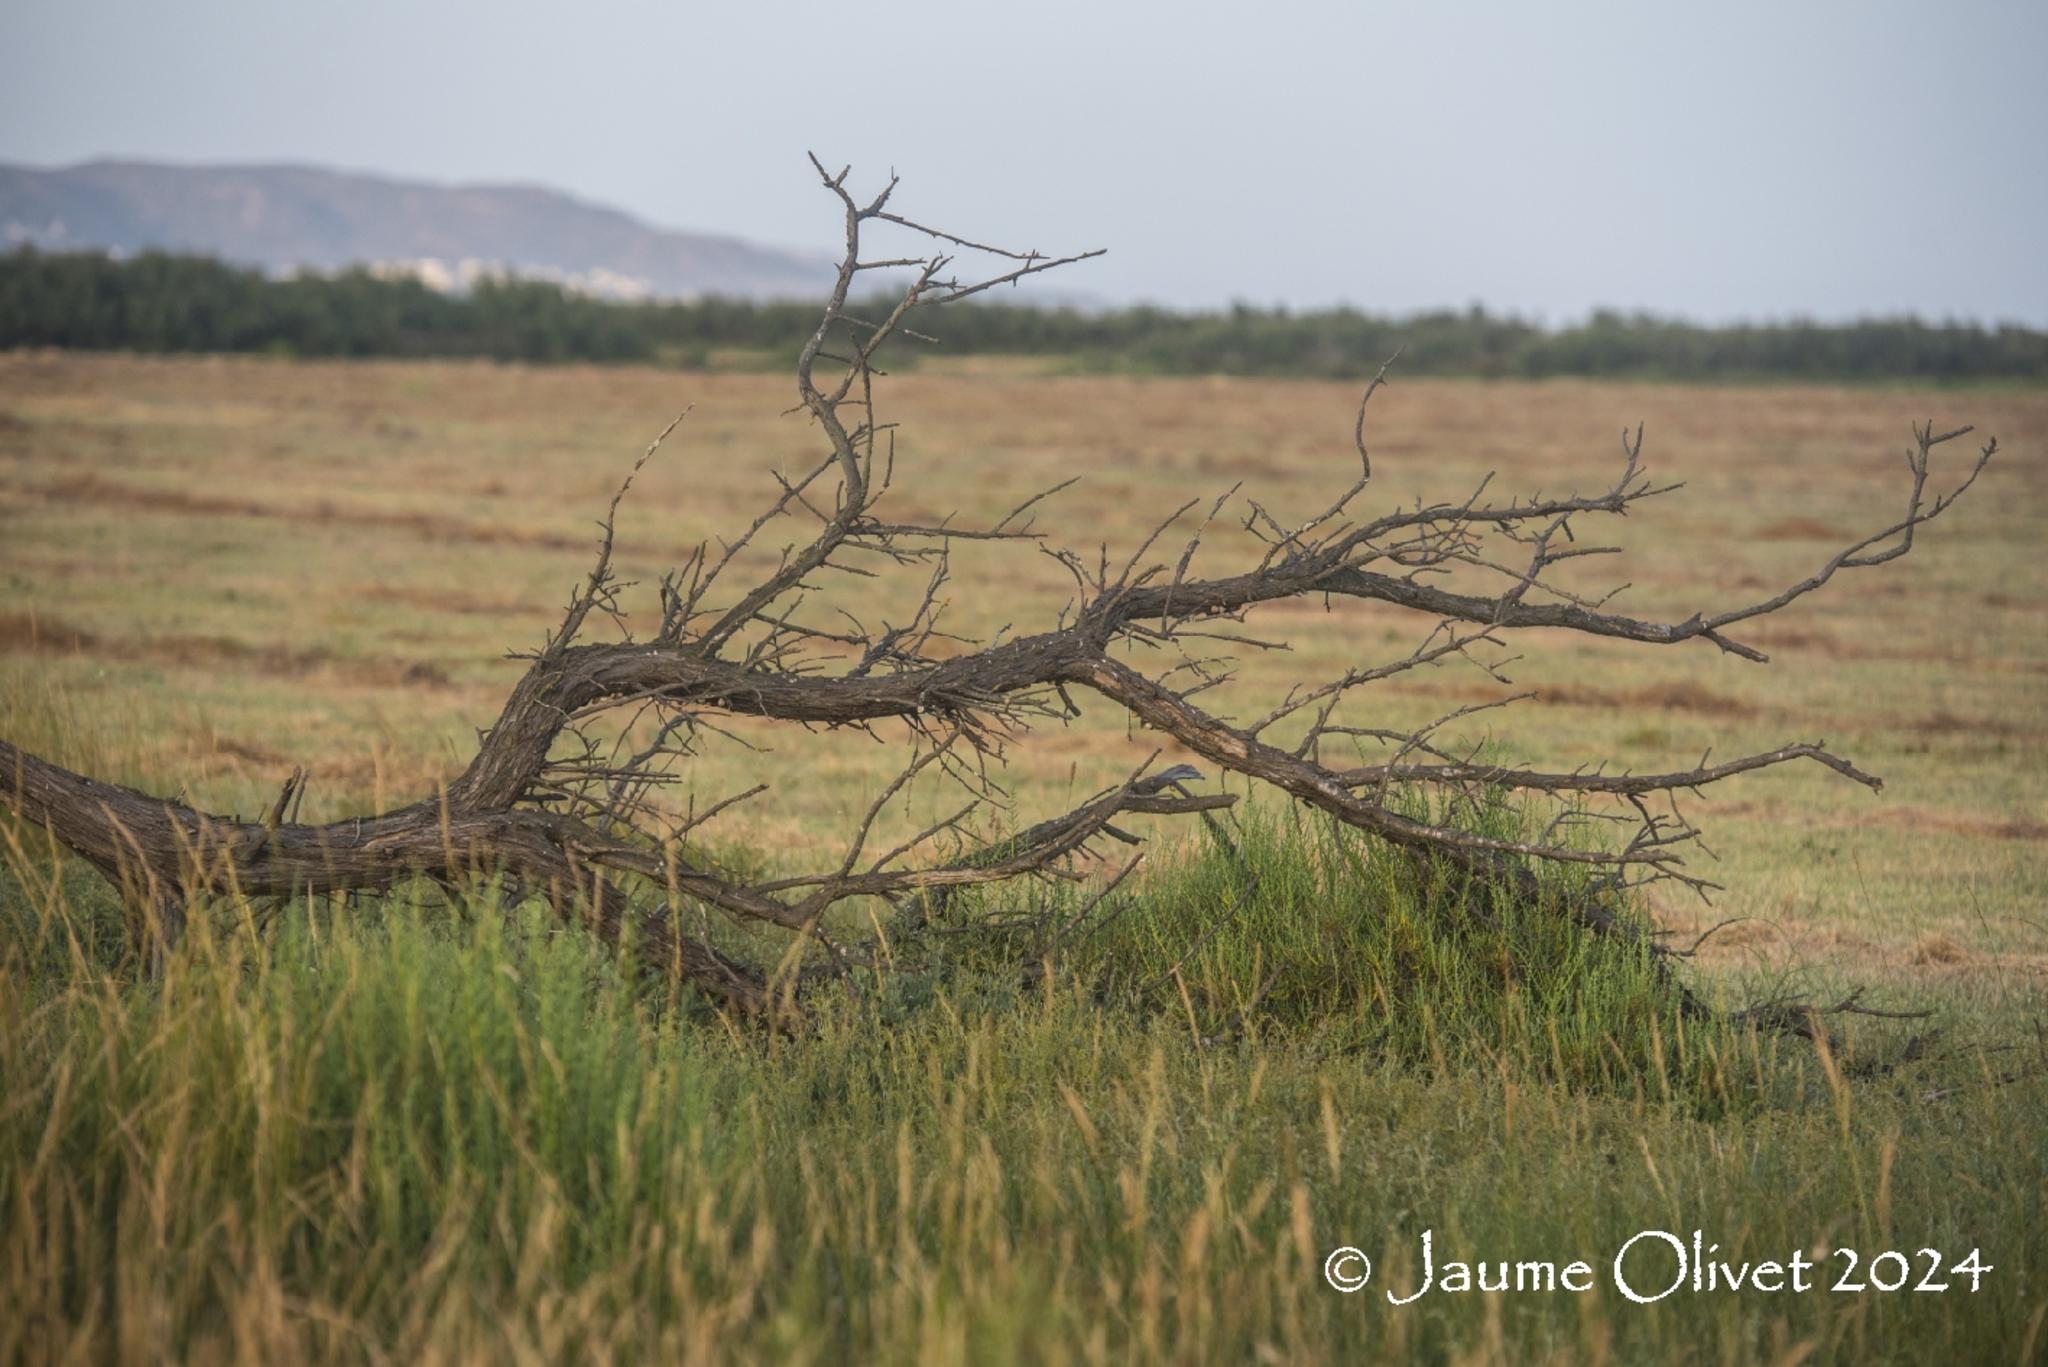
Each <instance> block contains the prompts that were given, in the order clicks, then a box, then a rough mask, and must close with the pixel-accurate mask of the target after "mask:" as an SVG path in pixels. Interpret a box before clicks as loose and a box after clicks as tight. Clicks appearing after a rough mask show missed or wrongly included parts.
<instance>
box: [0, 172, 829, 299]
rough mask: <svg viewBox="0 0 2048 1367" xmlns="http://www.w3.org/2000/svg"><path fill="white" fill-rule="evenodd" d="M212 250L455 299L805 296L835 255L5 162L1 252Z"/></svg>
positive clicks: (575, 209)
mask: <svg viewBox="0 0 2048 1367" xmlns="http://www.w3.org/2000/svg"><path fill="white" fill-rule="evenodd" d="M23 244H27V245H32V246H34V247H36V248H38V249H40V250H45V251H77V250H86V249H104V250H110V251H114V252H117V253H121V254H124V255H127V254H133V253H136V252H140V251H145V250H151V249H155V250H161V251H172V252H188V253H195V254H202V255H207V256H217V257H221V258H223V259H224V260H228V261H233V262H237V263H239V264H243V265H250V266H259V267H261V268H263V269H264V270H266V271H270V272H272V273H288V272H291V271H294V270H317V271H334V270H340V269H344V268H347V267H350V266H368V267H372V268H375V269H377V270H379V271H380V272H382V273H386V274H396V275H416V276H418V277H419V278H421V279H423V280H425V281H426V282H427V283H428V284H430V285H433V286H434V287H435V288H438V289H458V288H461V287H462V286H464V285H466V284H468V283H471V282H472V281H474V280H475V279H477V278H478V277H480V276H484V275H493V274H513V275H519V276H524V277H528V278H539V279H548V280H556V281H559V282H560V283H562V284H564V285H566V286H568V287H570V288H572V289H575V290H578V291H581V292H584V293H589V294H595V295H599V296H603V297H606V298H616V299H637V298H656V299H691V298H701V297H704V296H708V295H720V296H725V297H730V298H736V299H737V298H744V299H780V298H816V297H818V296H819V295H820V294H821V293H822V292H823V291H824V289H825V288H826V287H828V286H829V285H830V283H831V279H832V266H833V263H832V261H831V259H830V258H829V257H827V256H825V255H824V254H822V253H820V254H817V255H809V254H805V253H802V252H794V251H786V250H782V249H778V248H773V247H764V246H759V245H756V244H754V243H750V242H746V241H742V240H741V239H738V238H733V237H723V236H717V235H712V234H706V233H690V232H679V231H674V230H670V229H663V228H657V227H654V226H652V225H649V224H646V223H643V222H641V221H640V220H639V219H636V218H634V217H632V216H631V215H630V214H626V213H623V212H621V211H619V210H617V209H611V208H606V207H605V206H603V205H598V204H591V203H588V202H586V201H584V200H579V199H576V198H574V197H572V196H570V195H566V194H563V193H561V192H559V191H556V190H549V189H545V188H542V187H539V186H530V185H436V184H431V183H427V182H421V181H407V180H397V179H393V178H390V177H385V176H373V175H364V174H358V173H354V172H345V171H334V170H329V169H326V168H323V167H317V166H300V165H276V166H177V165H169V164H165V163H161V162H145V161H112V160H104V161H89V162H84V163H81V164H79V165H77V166H67V167H56V168H43V167H32V166H19V165H8V164H4V163H0V250H11V249H12V248H14V247H17V246H20V245H23Z"/></svg>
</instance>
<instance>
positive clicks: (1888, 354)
mask: <svg viewBox="0 0 2048 1367" xmlns="http://www.w3.org/2000/svg"><path fill="white" fill-rule="evenodd" d="M816 325H817V306H816V305H815V304H810V303H749V302H742V301H733V300H719V299H707V300H701V301H697V302H693V303H614V302H607V301H604V300H598V299H592V298H588V297H586V296H582V295H577V294H572V293H569V292H567V291H565V290H563V289H561V288H560V287H558V286H556V285H552V284H546V283H541V282H536V281H525V280H498V281H486V282H483V283H481V284H479V285H477V286H476V287H475V288H473V289H472V290H470V291H469V292H468V293H467V294H462V295H450V294H441V293H437V292H436V291H434V290H432V289H429V288H428V287H427V286H425V285H424V284H422V283H420V282H419V281H417V280H413V279H406V278H385V277H381V276H378V275H374V274H372V273H370V272H368V271H349V272H345V273H342V274H338V275H307V276H298V277H294V278H289V279H273V278H271V277H268V276H266V275H264V274H262V273H261V272H259V271H253V270H244V269H241V268H238V267H234V266H228V265H224V264H222V263H221V262H219V261H215V260H212V259H210V258H206V257H192V256H169V255H161V254H154V253H152V254H145V255H141V256H136V257H133V258H129V259H124V260H116V259H113V258H111V257H108V256H105V255H101V254H96V253H64V254H50V253H42V252H35V251H30V250H17V251H15V252H12V253H10V254H7V255H4V256H0V347H24V346H54V347H73V348H82V349H88V350H101V351H145V352H194V351H196V352H250V351H254V352H272V353H278V354H284V355H294V356H400V357H419V356H478V357H491V358H495V359H499V360H516V361H641V362H654V363H661V364H672V365H683V366H701V365H706V364H712V363H731V362H732V360H733V358H735V357H741V358H746V357H751V358H753V359H754V360H755V361H757V362H759V363H763V364H780V363H783V362H785V361H786V360H787V359H788V358H791V357H793V356H794V355H795V354H796V351H797V349H798V348H799V347H801V346H802V344H803V341H804V339H805V338H806V337H808V336H809V335H810V333H811V330H812V329H813V328H814V327H815V326H816ZM917 326H918V327H919V328H920V330H922V331H926V332H929V333H932V334H933V335H935V336H936V337H937V338H938V339H939V342H940V346H939V348H938V350H939V351H940V352H942V353H944V354H950V355H956V356H971V355H1036V356H1058V357H1062V358H1065V359H1066V360H1067V361H1068V363H1069V364H1071V365H1072V366H1073V368H1075V369H1077V370H1088V371H1124V372H1132V373H1143V374H1232V375H1294V376H1305V377H1323V378H1345V379H1356V378H1358V377H1359V376H1362V375H1367V374H1370V373H1372V372H1373V371H1374V370H1375V369H1377V368H1378V366H1379V364H1380V363H1381V362H1382V361H1384V360H1385V359H1386V358H1387V357H1388V356H1389V355H1390V354H1392V353H1393V351H1394V350H1395V348H1396V347H1399V346H1404V345H1405V347H1406V350H1405V351H1404V353H1403V355H1402V359H1401V363H1400V368H1401V370H1402V371H1403V372H1404V373H1407V374H1411V375H1480V376H1531V377H1540V376H1552V375H1600V376H1627V377H1639V378H1659V379H1701V380H1703V379H1747V378H1787V379H1815V380H1822V379H1826V380H1888V379H1932V380H1964V379H2022V380H2042V379H2048V332H2042V331H2037V330H2033V329H2028V328H2018V327H2000V328H1983V327H1978V326H1963V325H1956V324H1939V325H1937V324H1928V323H1922V322H1919V321H1917V320H1915V319H1910V318H1905V319H1887V320H1878V321H1869V322H1859V323H1851V324H1844V325H1821V324H1816V323H1800V322H1793V323H1773V324H1767V325H1762V326H1733V327H1700V326H1696V325H1694V324H1690V323H1680V322H1673V321H1670V320H1667V319H1660V318H1656V317H1652V316H1648V315H1642V314H1634V315H1624V314H1619V313H1612V312H1601V313H1596V314H1594V315H1593V316H1592V318H1591V319H1590V320H1588V321H1587V322H1585V323H1582V324H1579V325H1577V326H1573V327H1568V328H1563V329H1559V330H1555V331H1552V330H1547V329H1544V328H1541V327H1538V326H1536V325H1535V324H1533V323H1528V322H1524V321H1522V320H1520V319H1515V318H1507V317H1502V316H1499V315H1496V314H1490V313H1487V312H1486V311H1484V310H1483V309H1480V308H1476V307H1475V308H1472V309H1469V310H1467V311H1464V312H1438V313H1424V314H1417V315H1414V316H1412V317H1407V318H1388V317H1376V316H1373V315H1371V314H1365V313H1359V312H1356V311H1354V310H1351V309H1329V310H1322V311H1318V312H1308V313H1297V312H1290V311H1288V310H1284V309H1257V308H1247V307H1237V308H1233V309H1231V310H1229V311H1227V312H1221V313H1178V312H1172V311H1168V310H1164V309H1156V308H1124V309H1113V310H1104V311H1085V310H1078V309H1070V308H1059V309H1041V308H1031V307H1023V306H1017V305H1008V304H978V305H973V306H958V307H955V308H952V309H948V310H945V311H944V312H942V313H940V314H937V315H926V317H925V321H922V322H920V323H918V325H917ZM921 349H926V348H922V347H921V346H919V345H917V344H910V343H905V344H901V345H899V346H898V347H897V348H896V349H895V350H894V353H893V357H892V361H891V363H892V364H894V365H897V366H901V365H904V364H906V363H911V364H914V360H913V357H914V356H915V354H916V352H917V351H918V350H921Z"/></svg>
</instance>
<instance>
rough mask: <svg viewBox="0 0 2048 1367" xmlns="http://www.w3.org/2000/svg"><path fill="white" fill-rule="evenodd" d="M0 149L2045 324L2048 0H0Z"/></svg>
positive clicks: (1715, 299)
mask: <svg viewBox="0 0 2048 1367" xmlns="http://www.w3.org/2000/svg"><path fill="white" fill-rule="evenodd" d="M0 7H4V8H0V159H5V160H14V161H27V162H33V163H38V164H55V163H61V162H69V161H74V160H80V159H84V158H87V157H93V156H103V155H129V156H144V157H153V158H165V159H173V160H181V161H259V160H261V161H278V160H294V161H312V162H321V163H328V164H333V165H338V166H343V167H349V168H354V169H360V170H371V171H381V172H388V173H393V174H398V175H405V176H419V177H428V178H432V179H436V180H492V181H502V180H517V181H528V182H539V183H543V184H548V185H553V186H558V187H560V188H563V189H566V190H569V191H572V192H575V193H577V194H580V195H583V196H585V197H588V198H591V199H595V200H599V201H602V202H605V203H609V204H614V205H617V206H619V207H621V208H625V209H628V210H630V211H632V212H634V213H637V214H639V215H641V216H642V217H644V218H647V219H649V220H652V221H654V222H656V223H660V224H663V225H667V226H673V227H680V228H695V229H711V230H718V231H724V232H730V233H735V234H740V235H743V236H746V237H750V238H755V239H759V240H762V241H767V242H774V243H782V244H790V245H802V246H814V247H832V246H833V245H835V241H836V238H835V231H836V225H835V223H834V221H833V220H832V218H831V214H830V208H829V205H828V204H827V203H826V201H825V199H824V196H823V193H822V191H820V190H819V189H818V188H817V186H816V183H815V180H814V179H813V178H812V176H811V174H810V172H809V170H808V168H807V166H806V165H805V162H804V160H803V153H804V151H805V150H806V149H807V148H814V149H816V150H817V151H818V153H819V155H820V156H821V157H823V158H825V159H827V160H828V161H833V162H847V161H851V162H852V163H854V165H855V167H856V168H857V170H856V174H857V176H858V175H861V174H862V173H865V175H866V176H867V177H868V178H870V179H871V178H873V177H875V176H880V175H883V174H885V173H886V172H887V170H888V169H889V168H890V167H891V166H894V167H895V168H896V169H897V170H898V171H900V172H901V173H902V174H903V176H904V178H905V188H904V189H903V190H902V191H901V192H899V193H900V195H901V197H902V198H901V203H902V205H903V206H904V208H905V209H906V211H910V212H913V213H916V214H920V215H923V216H926V217H928V218H930V219H933V220H937V221H940V222H942V223H944V224H945V225H947V226H950V227H953V228H955V229H956V230H958V231H960V232H963V233H967V234H969V235H974V234H988V235H990V236H991V237H994V238H996V239H998V240H1002V241H1006V242H1008V243H1011V244H1013V245H1018V246H1036V247H1040V248H1043V249H1048V250H1067V249H1071V248H1078V247H1094V246H1105V247H1108V248H1109V249H1110V255H1109V256H1108V257H1107V258H1106V259H1104V260H1102V261H1100V262H1093V263H1089V264H1088V265H1085V266H1082V267H1078V268H1075V269H1073V270H1072V271H1071V272H1070V273H1068V275H1067V277H1066V279H1065V280H1064V282H1061V284H1060V286H1059V287H1060V288H1063V289H1064V290H1065V291H1068V292H1079V293H1086V294H1092V295H1095V296H1098V297H1102V298H1105V299H1113V300H1122V299H1130V298H1149V299H1154V300H1159V301H1162V302H1167V303H1173V304H1183V305H1186V304H1215V303H1220V302H1224V301H1228V300H1231V299H1239V298H1241V299H1246V300H1251V301H1254V302H1259V303H1271V302H1286V303H1289V304H1294V305H1302V306H1305V305H1315V304H1324V303H1332V302H1337V301H1348V302H1352V303H1356V304H1360V305H1363V306H1366V307H1369V308H1375V309H1384V310H1407V309H1413V308H1418V307H1427V306H1436V305H1452V306H1463V305H1465V304H1467V303H1470V302H1472V301H1475V300H1476V301H1480V302H1483V303H1485V304H1486V305H1487V306H1488V307H1491V308H1505V309H1514V310H1518V311H1522V312H1524V313H1533V314H1538V315H1541V316H1542V317H1544V318H1546V319H1548V320H1550V321H1553V322H1555V321H1562V320H1564V319H1568V318H1572V317H1576V316H1579V315H1581V314H1583V313H1584V312H1585V311H1586V310H1588V309H1589V308H1592V307H1594V306H1596V305H1614V306H1620V307H1629V308H1633V307H1647V308H1652V309H1656V310H1659V311H1665V312H1678V313H1683V314H1686V315H1690V316H1693V317H1698V318H1707V319H1725V318H1732V317H1763V316H1770V317H1781V316H1785V315H1789V314H1795V313H1797V314H1811V315H1817V316H1822V317H1843V316H1853V315H1859V314H1868V313H1884V312H1896V311H1901V310H1912V311H1915V312H1919V313H1922V314H1925V315H1931V316H1943V317H1945V316H1950V315H1955V316H1961V317H1971V318H1978V319H1984V320H2001V319H2010V320H2017V321H2023V322H2027V323H2031V324H2034V325H2037V326H2039V325H2048V265H2044V261H2048V79H2044V74H2048V3H2044V2H2043V0H2006V2H2005V3H1971V2H1969V0H1941V2H1940V3H1935V2H1933V0H1912V3H1889V2H1888V0H1862V2H1861V3H1824V4H1823V3H1801V2H1800V0H1778V3H1769V4H1751V3H1733V4H1730V3H1715V4H1703V3H1697V0H1695V2H1694V3H1687V4H1683V5H1680V4H1654V3H1635V4H1594V3H1583V4H1574V3H1533V2H1532V3H1526V4H1476V3H1475V4H1462V3H1460V4H1450V3H1439V4H1431V3H1429V2H1428V0H1405V2H1404V3H1400V4H1379V3H1369V4H1368V3H1358V4H1338V3H1323V4H1310V3H1293V2H1292V0H1264V3H1238V4H1233V5H1229V6H1203V5H1197V4H1190V3H1185V2H1184V0H1179V2H1174V3H1150V2H1148V3H1131V4H1119V3H1115V0H1096V2H1095V3H1090V4H1069V3H1065V0H1047V2H1045V3H1036V4H1030V5H1004V6H987V7H981V6H975V5H972V4H969V3H959V2H956V3H949V4H926V3H906V2H899V0H886V2H878V3H870V4H829V5H828V4H811V3H807V2H806V0H778V2H777V3H773V4H767V3H744V2H741V3H728V4H723V5H715V6H710V5H707V6H698V5H687V4H668V5H654V4H632V3H622V2H620V0H581V3H577V4H573V5H571V4H563V5H542V4H537V3H530V0H492V3H488V4H453V3H433V2H432V0H403V2H402V3H400V2H387V0H351V3H348V4H330V3H322V2H320V0H178V2H177V3H165V0H0Z"/></svg>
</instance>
